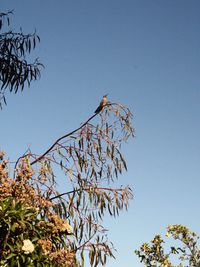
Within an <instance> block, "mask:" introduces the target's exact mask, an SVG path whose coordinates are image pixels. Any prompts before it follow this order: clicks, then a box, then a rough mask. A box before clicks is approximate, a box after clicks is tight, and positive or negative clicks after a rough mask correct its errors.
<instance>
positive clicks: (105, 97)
mask: <svg viewBox="0 0 200 267" xmlns="http://www.w3.org/2000/svg"><path fill="white" fill-rule="evenodd" d="M106 104H107V95H104V96H103V98H102V100H101V102H100V104H99V106H98V108H97V109H96V110H95V112H94V113H96V114H97V113H99V112H100V111H102V109H103V108H104V107H105V106H106Z"/></svg>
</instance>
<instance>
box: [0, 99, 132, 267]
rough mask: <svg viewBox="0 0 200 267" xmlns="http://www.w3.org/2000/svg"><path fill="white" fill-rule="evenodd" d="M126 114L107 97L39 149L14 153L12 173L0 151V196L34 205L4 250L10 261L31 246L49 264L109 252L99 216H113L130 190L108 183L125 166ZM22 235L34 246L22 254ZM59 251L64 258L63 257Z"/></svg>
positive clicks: (100, 260)
mask: <svg viewBox="0 0 200 267" xmlns="http://www.w3.org/2000/svg"><path fill="white" fill-rule="evenodd" d="M131 120H132V114H131V112H130V111H129V109H127V108H126V107H124V106H122V105H120V104H116V103H108V104H107V106H106V107H105V108H104V110H103V111H102V112H101V113H100V114H94V115H92V116H91V117H90V118H89V119H88V120H87V121H86V122H84V123H83V124H81V126H80V127H78V128H77V129H75V130H73V131H72V132H70V133H66V134H64V135H63V136H62V137H60V138H58V139H57V140H56V141H55V142H54V144H53V145H51V146H50V147H49V148H48V149H47V151H46V152H44V153H43V154H42V155H35V154H34V153H32V152H31V151H30V150H29V151H28V153H26V154H25V155H23V156H22V157H20V158H19V159H18V160H17V161H16V163H15V167H14V173H13V178H10V177H9V175H8V172H7V171H5V170H6V168H7V167H6V166H7V165H8V162H7V161H6V160H5V159H3V154H2V156H1V158H2V163H1V170H2V171H0V178H1V186H0V202H1V201H6V200H7V199H10V198H11V200H12V199H14V200H15V201H19V202H20V203H22V204H23V205H28V206H27V207H28V209H29V207H32V209H33V210H34V211H35V210H36V211H37V215H35V217H34V219H33V220H31V221H34V220H35V221H34V227H33V225H32V226H30V227H31V229H32V232H31V233H30V231H29V230H30V229H27V230H26V231H25V230H24V231H23V235H21V236H20V241H19V242H18V241H17V244H18V248H17V250H16V249H15V248H14V251H12V249H11V248H10V250H9V251H10V252H7V253H6V257H7V258H8V259H9V260H10V261H11V259H12V258H13V257H14V256H16V257H17V255H18V253H22V255H23V257H24V258H23V259H21V260H23V261H24V262H26V261H27V260H28V259H27V257H31V255H32V253H33V255H35V254H34V253H36V252H37V249H41V252H40V253H41V254H40V255H41V256H40V257H41V259H42V258H43V256H44V257H46V258H45V259H46V260H49V261H51V263H52V264H54V263H55V262H56V264H57V265H55V266H69V265H71V266H84V261H85V258H89V262H90V265H91V266H99V265H105V264H106V262H107V258H108V257H114V255H113V248H114V247H113V244H112V243H111V242H110V241H109V239H108V237H107V229H105V228H104V225H103V219H104V215H106V214H107V215H110V216H114V217H116V216H118V215H119V213H120V211H121V210H123V209H127V208H128V204H129V200H130V199H131V198H132V196H133V195H132V191H131V189H130V188H129V187H128V186H125V187H124V186H119V187H115V186H114V184H115V181H116V180H117V179H118V178H119V176H120V174H122V173H123V171H124V170H127V165H126V161H125V159H124V156H123V155H122V153H121V146H122V144H123V142H126V141H127V139H128V138H129V137H130V136H133V134H134V130H133V127H132V124H131ZM58 182H59V183H60V184H62V187H59V186H58ZM120 184H122V183H120ZM60 188H62V190H61V189H60ZM20 205H21V204H20ZM38 224H39V225H40V226H42V225H43V228H41V227H39V228H40V230H41V229H43V230H42V233H39V232H38V231H39V228H37V225H38ZM28 225H29V224H28ZM28 227H29V226H28ZM59 227H61V229H64V230H63V231H64V232H61V231H60V230H59V229H60V228H59ZM63 227H64V228H63ZM50 228H51V229H52V230H53V231H51V234H49V232H50V230H49V229H50ZM56 229H57V230H56ZM67 229H68V230H67ZM69 229H70V230H69ZM25 233H26V234H25ZM53 234H54V235H53ZM52 235H53V236H52ZM8 236H9V234H8ZM54 237H55V239H54ZM16 238H17V235H16ZM14 240H15V238H14ZM14 240H13V241H12V242H13V243H12V242H11V244H10V245H11V247H13V246H14ZM24 240H29V241H30V242H31V243H32V244H33V246H34V248H35V249H36V250H33V251H32V252H30V253H29V254H25V253H24V251H23V249H22V247H23V245H24V243H23V241H24ZM55 240H57V241H55ZM29 241H27V242H29ZM11 252H12V253H11ZM0 253H1V252H0ZM13 253H14V254H13ZM37 253H38V252H37ZM37 253H36V254H37ZM62 253H64V255H65V259H66V258H68V260H69V261H66V260H65V263H64V262H63V257H62V256H61V255H62ZM11 255H14V256H11ZM27 255H28V256H27ZM38 255H39V254H38ZM1 256H2V255H0V257H1ZM53 256H54V257H53ZM4 258H5V257H4ZM7 258H5V260H6V259H7ZM14 260H15V258H13V261H14ZM38 264H39V263H38ZM5 266H6V265H5ZM36 266H51V265H36ZM52 266H54V265H52Z"/></svg>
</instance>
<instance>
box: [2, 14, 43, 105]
mask: <svg viewBox="0 0 200 267" xmlns="http://www.w3.org/2000/svg"><path fill="white" fill-rule="evenodd" d="M10 15H12V11H9V12H7V13H0V107H1V108H2V103H3V102H4V103H5V104H6V97H5V92H6V89H7V88H8V89H9V91H10V92H12V91H14V92H15V93H17V91H18V89H21V90H23V89H24V87H25V86H30V83H31V81H34V80H37V79H38V78H39V77H40V69H41V67H42V66H43V65H42V64H41V63H40V62H39V60H38V59H35V60H34V61H33V62H29V61H28V60H27V58H28V55H29V54H30V53H31V51H32V50H33V49H35V47H36V45H37V43H38V42H39V41H40V38H39V36H38V35H37V34H36V33H33V34H24V33H23V32H22V30H20V32H15V31H13V30H12V29H11V28H10ZM4 29H5V30H4Z"/></svg>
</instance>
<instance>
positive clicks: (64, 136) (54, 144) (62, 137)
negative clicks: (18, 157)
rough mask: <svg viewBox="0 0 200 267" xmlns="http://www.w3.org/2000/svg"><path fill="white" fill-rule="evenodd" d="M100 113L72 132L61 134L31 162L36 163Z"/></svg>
mask: <svg viewBox="0 0 200 267" xmlns="http://www.w3.org/2000/svg"><path fill="white" fill-rule="evenodd" d="M97 115H98V113H96V114H94V115H92V116H91V117H90V118H89V119H88V120H87V121H86V122H84V123H83V124H81V126H80V127H78V128H77V129H75V130H73V131H72V132H70V133H67V134H65V135H63V136H61V137H60V138H58V139H57V140H56V141H55V142H54V143H53V145H52V146H50V147H49V148H48V149H47V150H46V151H45V152H44V153H43V154H42V155H41V156H39V157H38V158H37V159H35V160H34V161H32V162H31V163H30V164H31V165H34V164H35V163H36V162H38V161H40V160H41V159H43V158H44V157H45V156H46V155H47V154H48V153H49V152H51V150H52V149H53V148H54V147H55V146H56V145H57V144H58V143H59V142H60V141H61V140H62V139H64V138H66V137H68V136H70V135H72V134H74V133H75V132H77V131H78V130H80V129H81V128H83V127H84V126H85V125H86V124H87V123H88V122H89V121H91V120H92V119H93V118H94V117H96V116H97Z"/></svg>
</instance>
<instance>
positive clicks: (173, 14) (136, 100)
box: [0, 0, 200, 267]
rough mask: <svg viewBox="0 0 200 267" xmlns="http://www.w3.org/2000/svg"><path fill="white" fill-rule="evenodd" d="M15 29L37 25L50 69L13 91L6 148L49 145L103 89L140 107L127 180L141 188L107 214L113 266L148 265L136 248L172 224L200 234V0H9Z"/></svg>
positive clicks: (40, 52)
mask: <svg viewBox="0 0 200 267" xmlns="http://www.w3.org/2000/svg"><path fill="white" fill-rule="evenodd" d="M9 9H14V13H15V14H14V16H13V17H12V25H13V28H14V29H16V30H18V29H19V27H20V26H22V28H23V30H24V31H26V32H30V31H34V29H35V28H36V29H37V32H38V34H39V35H40V37H41V43H40V45H39V46H38V48H37V50H36V51H35V55H36V56H38V57H39V58H40V59H41V61H42V62H43V63H44V64H45V66H46V68H45V70H44V71H43V72H42V78H41V79H40V80H39V81H38V82H35V83H33V84H32V86H31V88H30V89H28V90H25V91H24V93H23V94H21V93H19V94H17V95H8V99H7V102H8V106H7V107H5V108H4V109H3V111H1V112H0V120H1V131H0V138H1V147H2V148H3V149H4V150H6V151H7V154H8V156H9V157H10V160H15V159H16V158H17V157H18V156H20V155H21V154H22V153H23V152H24V151H25V150H26V148H27V147H31V149H32V151H33V152H36V153H42V152H43V151H44V150H45V149H46V148H47V147H48V146H49V145H50V144H52V142H53V141H54V140H55V139H56V138H57V137H59V136H61V135H62V134H63V133H66V132H67V131H70V130H72V129H74V128H75V127H76V126H78V125H79V124H80V123H81V122H82V121H84V120H85V119H86V118H88V117H89V116H90V115H91V114H92V113H93V111H94V110H95V108H96V106H97V104H98V102H99V100H100V98H101V97H102V95H103V94H105V93H109V98H110V99H109V100H111V101H115V102H121V103H123V104H125V105H127V106H128V107H129V108H130V109H131V110H132V111H133V113H134V126H135V129H136V138H135V139H134V140H132V141H130V142H128V144H126V145H125V146H124V153H125V155H126V158H127V161H128V172H127V173H126V174H125V175H123V176H122V177H121V178H120V179H121V180H120V183H122V184H125V185H126V184H129V185H130V186H131V187H132V189H133V191H134V194H135V197H134V200H133V201H132V202H131V203H130V208H129V210H128V212H123V213H122V214H121V216H120V217H119V218H117V219H110V218H107V220H106V222H105V223H106V225H107V227H108V228H110V234H109V236H110V239H111V240H112V241H113V242H114V244H115V246H116V248H117V250H118V252H117V254H116V257H117V260H116V261H113V260H110V261H109V263H108V264H107V267H124V266H126V267H140V266H142V265H141V264H140V263H139V259H138V258H137V257H136V256H135V255H134V253H133V251H134V250H135V249H136V248H138V247H139V245H140V244H141V243H142V242H144V241H149V240H151V239H152V237H153V236H154V235H155V234H156V233H164V229H165V227H166V226H167V225H168V224H173V223H175V224H176V223H178V224H179V223H181V224H186V225H188V226H190V227H191V228H192V229H193V230H194V231H197V232H198V233H200V229H199V221H200V211H199V206H200V197H199V190H200V124H199V121H200V120H199V117H200V75H199V74H200V16H199V12H200V1H199V0H187V1H186V0H165V1H164V0H120V1H119V0H101V1H100V0H99V1H97V0H96V1H94V0H84V1H80V0H79V1H78V0H77V1H74V0H70V1H69V0H60V1H52V0H48V1H47V0H43V1H39V0H34V1H25V0H23V1H22V0H21V1H20V0H19V1H14V0H12V1H11V0H7V1H1V11H6V10H9Z"/></svg>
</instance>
